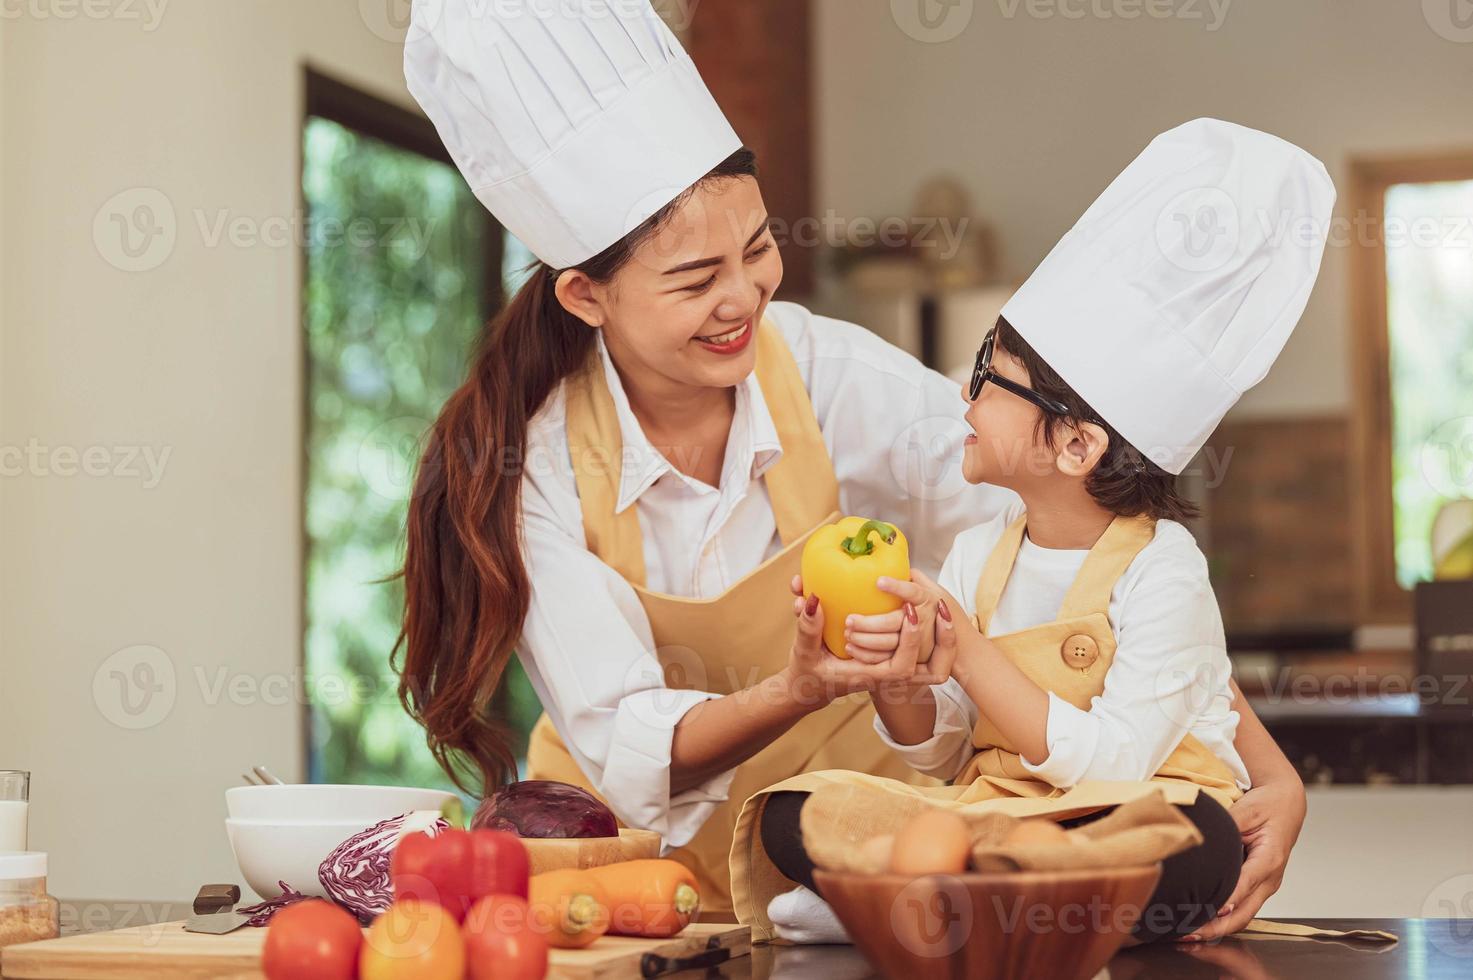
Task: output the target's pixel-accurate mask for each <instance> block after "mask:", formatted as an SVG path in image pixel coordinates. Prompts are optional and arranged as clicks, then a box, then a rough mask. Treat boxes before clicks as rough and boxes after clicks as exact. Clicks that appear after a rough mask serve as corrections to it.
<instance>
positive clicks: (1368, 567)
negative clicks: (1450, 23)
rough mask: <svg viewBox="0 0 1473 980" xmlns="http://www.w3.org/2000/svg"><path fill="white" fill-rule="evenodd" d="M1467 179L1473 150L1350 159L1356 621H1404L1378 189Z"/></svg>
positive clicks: (1406, 601) (1406, 596)
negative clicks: (1398, 576) (1398, 570)
mask: <svg viewBox="0 0 1473 980" xmlns="http://www.w3.org/2000/svg"><path fill="white" fill-rule="evenodd" d="M1453 180H1473V150H1467V151H1460V152H1448V153H1441V154H1430V155H1420V156H1398V157H1365V158H1359V159H1352V160H1351V161H1350V193H1349V204H1350V215H1351V228H1350V232H1351V235H1352V236H1353V238H1352V241H1351V246H1352V247H1351V255H1350V258H1351V263H1350V309H1351V317H1352V327H1353V329H1352V331H1351V365H1352V375H1353V378H1352V385H1351V397H1352V404H1351V410H1350V420H1351V438H1352V448H1351V459H1352V467H1353V479H1352V480H1351V514H1352V515H1353V517H1354V519H1355V521H1356V526H1357V528H1358V529H1359V531H1360V533H1359V534H1356V535H1353V536H1352V538H1353V540H1354V541H1355V542H1356V545H1355V552H1356V553H1355V562H1356V567H1357V569H1358V570H1359V574H1358V575H1357V576H1356V579H1357V599H1358V602H1359V606H1360V615H1359V617H1358V618H1359V620H1360V621H1361V622H1362V623H1405V622H1409V621H1410V620H1411V616H1412V602H1411V593H1410V592H1409V591H1407V590H1406V589H1403V588H1402V587H1401V586H1400V585H1399V584H1398V583H1397V581H1396V537H1395V515H1394V509H1393V501H1392V486H1391V435H1392V433H1391V375H1390V371H1389V363H1390V336H1389V324H1388V321H1387V310H1386V238H1385V235H1384V233H1383V232H1384V229H1385V218H1386V191H1387V189H1388V188H1390V187H1391V186H1392V185H1393V184H1420V183H1433V182H1437V181H1453Z"/></svg>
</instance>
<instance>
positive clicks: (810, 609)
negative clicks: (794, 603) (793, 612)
mask: <svg viewBox="0 0 1473 980" xmlns="http://www.w3.org/2000/svg"><path fill="white" fill-rule="evenodd" d="M816 612H818V593H814V594H813V595H811V596H809V597H808V601H807V602H806V603H804V605H803V615H805V616H812V615H813V614H814V613H816Z"/></svg>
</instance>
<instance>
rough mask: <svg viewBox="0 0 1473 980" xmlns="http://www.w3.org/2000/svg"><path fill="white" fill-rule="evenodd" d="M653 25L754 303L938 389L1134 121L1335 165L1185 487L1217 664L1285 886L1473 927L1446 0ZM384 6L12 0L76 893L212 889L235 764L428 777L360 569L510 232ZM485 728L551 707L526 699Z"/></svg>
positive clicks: (383, 531) (3, 314)
mask: <svg viewBox="0 0 1473 980" xmlns="http://www.w3.org/2000/svg"><path fill="white" fill-rule="evenodd" d="M660 6H662V10H663V12H665V13H666V14H667V16H668V18H669V20H670V22H671V23H672V26H674V27H675V28H676V30H677V33H678V34H679V35H680V36H681V38H682V40H683V41H684V42H685V43H686V44H687V46H688V48H689V50H690V51H691V53H692V55H693V57H694V58H695V60H696V62H697V63H698V65H699V66H700V68H701V69H702V71H703V73H704V74H705V76H706V78H707V80H708V83H709V84H710V86H711V87H712V89H713V90H714V91H715V93H716V96H717V98H718V100H719V101H720V102H721V104H722V105H723V106H724V107H725V108H726V110H727V112H728V114H729V115H730V117H731V118H732V121H733V123H734V125H735V126H736V128H737V130H738V131H739V132H740V133H741V134H742V135H743V137H744V138H745V139H746V140H747V142H748V143H749V145H751V146H752V147H753V148H754V149H756V150H757V151H758V153H759V156H760V158H761V162H762V165H763V175H762V186H763V190H764V193H765V195H766V198H767V201H768V203H769V205H770V207H771V209H772V212H773V214H774V216H775V217H777V218H778V219H779V230H780V231H783V230H786V232H787V234H786V235H785V236H784V235H781V234H780V236H779V237H780V238H784V239H785V241H786V244H785V248H784V254H785V258H786V261H787V279H786V282H785V285H784V287H783V292H782V294H781V296H780V298H784V299H791V300H797V301H800V302H806V303H809V304H811V305H812V306H813V307H814V308H816V309H817V310H819V311H821V312H825V313H830V314H833V315H837V316H842V317H845V318H848V319H852V320H855V321H857V322H859V323H861V324H864V325H865V326H868V327H869V328H871V329H873V330H875V331H877V332H879V333H881V334H882V335H884V336H886V337H887V338H889V339H890V340H892V341H893V342H895V343H897V344H899V345H900V346H902V347H905V348H907V349H909V350H911V351H912V352H914V353H915V354H916V355H917V356H920V357H923V358H924V359H926V360H927V361H928V362H929V363H931V364H932V365H933V366H935V367H937V368H938V369H940V370H943V371H946V372H953V371H956V370H959V369H961V370H964V369H966V368H967V367H969V366H970V362H971V359H972V356H973V353H974V351H975V350H976V347H977V344H978V342H979V341H980V339H981V335H982V333H983V332H984V331H985V329H986V327H987V326H988V325H989V324H990V322H991V320H992V319H993V318H994V317H995V315H996V312H997V310H998V308H999V307H1000V306H1001V305H1002V303H1003V302H1004V301H1005V299H1006V298H1007V296H1008V294H1009V291H1010V290H1011V289H1012V288H1013V287H1014V286H1015V285H1016V284H1017V283H1018V282H1020V281H1021V280H1022V279H1023V278H1024V277H1026V275H1027V274H1028V272H1029V271H1030V270H1031V269H1032V267H1033V266H1034V265H1035V264H1036V263H1037V262H1038V261H1039V260H1040V259H1041V258H1042V257H1043V256H1044V254H1045V253H1046V252H1047V250H1048V249H1049V247H1050V246H1051V245H1052V244H1053V242H1054V241H1055V240H1056V239H1057V238H1058V237H1059V235H1061V234H1062V233H1063V232H1064V231H1065V230H1066V229H1067V228H1068V227H1069V226H1070V224H1071V223H1072V222H1073V220H1074V219H1075V218H1076V217H1077V216H1078V215H1079V213H1080V212H1081V211H1082V210H1083V209H1084V208H1085V207H1086V206H1087V205H1088V204H1089V202H1090V201H1091V200H1093V199H1094V197H1095V196H1096V195H1097V193H1098V192H1099V191H1100V190H1101V189H1102V188H1103V187H1104V185H1105V184H1106V183H1107V182H1108V181H1109V180H1110V179H1111V178H1112V177H1113V176H1114V175H1115V174H1116V173H1117V172H1118V171H1119V170H1120V169H1121V168H1122V167H1123V166H1124V165H1125V164H1126V163H1127V162H1128V161H1129V160H1130V158H1131V157H1132V156H1133V155H1134V154H1135V153H1136V152H1138V151H1139V149H1140V148H1141V147H1142V146H1144V145H1145V143H1146V142H1147V141H1148V140H1149V139H1150V138H1151V136H1153V135H1154V134H1156V133H1157V132H1160V131H1162V130H1165V129H1167V128H1169V127H1171V126H1174V125H1176V124H1178V123H1181V122H1183V121H1185V120H1187V119H1190V118H1193V117H1196V116H1202V115H1211V116H1217V117H1221V118H1225V119H1230V120H1233V121H1236V122H1240V123H1244V124H1247V125H1250V126H1254V127H1258V128H1262V129H1266V130H1268V131H1271V132H1274V133H1277V134H1279V135H1282V136H1284V137H1286V138H1288V139H1290V140H1292V141H1294V142H1296V143H1298V144H1300V145H1302V146H1304V147H1305V148H1306V149H1308V150H1309V151H1311V152H1312V153H1314V154H1315V155H1317V156H1318V157H1319V158H1320V159H1321V160H1323V161H1324V162H1325V164H1326V166H1327V167H1328V168H1329V171H1330V174H1331V176H1332V177H1333V178H1334V180H1335V182H1336V184H1337V186H1338V188H1339V192H1340V197H1339V203H1338V204H1337V207H1336V215H1337V220H1336V226H1335V228H1334V229H1332V232H1331V244H1330V247H1329V249H1328V252H1327V254H1326V256H1325V260H1324V267H1323V272H1322V274H1321V276H1320V281H1319V285H1318V287H1317V288H1316V290H1315V292H1314V295H1313V297H1312V299H1311V301H1310V304H1309V308H1308V311H1307V312H1306V314H1305V317H1304V319H1303V321H1302V323H1301V325H1300V326H1299V328H1298V331H1297V332H1296V334H1295V335H1294V338H1293V339H1292V340H1291V341H1290V343H1289V345H1288V347H1287V349H1286V351H1285V352H1284V355H1283V357H1282V358H1281V359H1280V360H1279V362H1278V364H1277V366H1276V367H1275V368H1274V370H1273V373H1272V374H1271V375H1270V376H1269V378H1268V380H1267V381H1265V382H1264V383H1263V384H1262V385H1261V386H1260V387H1259V388H1257V389H1256V390H1254V391H1253V392H1251V393H1250V394H1249V395H1248V396H1247V397H1246V398H1245V399H1244V400H1243V402H1242V404H1241V405H1240V406H1239V407H1238V408H1237V409H1236V410H1235V411H1234V412H1233V414H1232V415H1230V416H1229V419H1228V421H1227V422H1226V423H1225V424H1224V425H1223V427H1222V429H1221V430H1220V431H1219V432H1218V434H1217V436H1216V437H1215V438H1214V439H1213V441H1212V444H1211V446H1210V447H1209V448H1208V449H1207V450H1206V451H1204V453H1203V455H1202V457H1201V458H1200V459H1199V461H1198V464H1197V465H1195V466H1194V467H1193V469H1192V471H1191V474H1192V475H1191V477H1190V479H1191V481H1192V482H1191V485H1192V487H1193V492H1194V494H1195V495H1196V496H1197V497H1198V498H1199V499H1200V500H1201V501H1202V503H1203V506H1204V517H1203V519H1202V520H1201V521H1200V523H1199V525H1198V526H1197V527H1196V528H1195V530H1196V531H1197V533H1198V534H1199V535H1200V537H1201V539H1202V541H1203V543H1204V546H1205V547H1206V549H1207V551H1208V554H1209V556H1210V559H1211V562H1212V568H1213V573H1214V576H1215V581H1216V588H1217V591H1218V596H1219V599H1220V600H1221V603H1222V607H1223V612H1224V616H1225V621H1226V624H1227V629H1228V635H1229V643H1230V646H1231V648H1232V653H1233V656H1234V663H1235V669H1236V671H1237V673H1238V677H1239V682H1240V684H1241V685H1242V686H1243V688H1244V689H1245V691H1247V692H1248V693H1249V694H1250V695H1251V696H1252V697H1253V699H1254V701H1255V703H1256V704H1257V706H1258V710H1259V712H1260V714H1261V715H1262V716H1263V717H1264V719H1265V720H1266V721H1267V722H1268V724H1269V725H1270V727H1271V729H1272V730H1273V732H1274V734H1275V735H1276V737H1277V738H1278V739H1279V740H1280V742H1281V744H1282V745H1283V746H1284V748H1285V750H1286V751H1288V752H1289V753H1290V755H1291V757H1292V758H1293V759H1294V761H1295V763H1296V765H1297V766H1298V767H1299V769H1300V771H1301V773H1302V774H1303V776H1304V779H1305V781H1306V783H1308V784H1309V785H1310V786H1311V798H1310V816H1309V822H1308V824H1307V827H1306V831H1305V834H1304V836H1303V838H1302V839H1301V841H1300V844H1299V847H1298V849H1297V850H1296V851H1295V856H1294V860H1293V862H1292V863H1291V865H1290V868H1289V873H1288V877H1287V879H1286V881H1285V883H1284V887H1283V890H1282V891H1281V892H1280V893H1279V895H1278V896H1277V897H1275V899H1274V900H1273V901H1272V902H1271V903H1270V905H1269V906H1268V908H1267V910H1266V911H1267V912H1268V913H1270V914H1273V913H1277V914H1280V915H1296V916H1414V915H1450V914H1462V915H1469V914H1473V910H1470V909H1468V908H1459V907H1457V906H1456V905H1454V904H1450V903H1449V902H1448V901H1447V896H1448V895H1450V894H1454V893H1455V894H1456V895H1458V896H1462V895H1464V894H1465V893H1466V891H1467V889H1462V890H1458V889H1456V888H1454V889H1453V890H1452V891H1449V887H1448V883H1449V882H1451V881H1453V880H1454V879H1456V878H1458V876H1467V875H1469V874H1470V873H1473V834H1470V832H1469V827H1473V686H1470V685H1467V684H1466V682H1467V680H1468V677H1469V675H1470V673H1473V670H1470V666H1473V583H1470V582H1469V581H1468V579H1469V577H1470V576H1473V502H1470V501H1469V500H1468V499H1467V498H1469V497H1470V496H1473V112H1470V110H1469V92H1470V91H1473V20H1470V19H1468V18H1467V17H1466V16H1465V15H1466V13H1467V11H1466V9H1465V8H1466V4H1462V5H1460V3H1459V0H1427V2H1425V3H1410V2H1404V3H1386V2H1384V0H1296V2H1294V3H1272V2H1265V0H1236V2H1232V0H1161V2H1160V3H1155V4H1152V3H1145V4H1142V3H1137V2H1133V0H1100V2H1097V3H1091V4H1085V3H1080V2H1072V0H1017V2H1011V3H1010V2H998V3H980V2H978V3H974V2H972V0H950V2H937V0H669V2H665V3H663V4H661V5H660ZM407 13H408V4H407V3H406V2H405V0H312V2H305V3H304V2H291V0H249V2H238V3H228V4H226V3H183V2H170V0H97V2H95V3H90V4H82V3H76V2H72V0H27V3H25V4H14V5H7V6H6V7H5V8H4V9H3V11H0V464H3V471H0V767H17V768H24V769H29V770H31V771H32V772H33V782H32V805H31V846H32V847H34V848H37V849H42V850H47V851H49V852H51V855H52V856H51V867H52V891H53V892H55V893H56V894H59V895H62V896H73V897H80V896H95V897H123V896H128V897H151V898H156V899H164V898H170V899H178V898H180V897H185V896H188V895H190V894H192V893H193V891H194V889H195V887H196V886H197V885H198V884H199V883H200V882H201V881H206V880H232V879H233V878H235V873H234V868H233V864H232V862H231V860H230V853H229V850H228V848H227V846H226V842H225V837H224V833H223V829H222V825H221V818H222V816H223V806H222V797H221V791H222V790H223V789H224V788H226V787H227V786H229V785H232V784H234V783H236V782H238V775H237V774H238V773H240V772H241V771H243V770H244V769H246V768H248V767H249V766H250V765H252V764H259V763H264V764H267V765H269V766H271V767H273V768H274V769H276V770H277V771H278V773H279V774H280V775H282V776H284V777H287V778H288V779H294V780H297V779H310V780H316V781H324V782H384V783H403V784H410V785H441V784H443V783H444V777H443V775H442V774H441V773H439V771H438V770H437V769H436V768H435V767H434V765H433V763H432V761H431V760H430V758H429V755H428V753H427V752H426V750H425V748H424V744H423V739H422V735H421V733H420V732H419V730H418V729H417V728H416V727H415V726H414V725H413V724H412V723H411V722H409V721H408V719H407V718H406V717H405V716H404V715H403V712H402V711H401V709H400V708H399V705H398V701H397V694H396V689H395V684H396V681H395V678H394V676H393V674H392V671H391V670H390V669H389V666H388V656H389V651H390V649H391V647H392V645H393V642H394V638H395V635H396V633H397V622H398V614H399V608H400V602H401V597H402V593H401V591H400V589H399V587H398V585H397V584H396V583H394V582H392V581H388V582H384V581H382V580H384V579H385V578H386V577H389V576H392V574H393V573H394V571H395V570H396V567H397V563H398V560H399V554H400V546H401V536H402V520H403V513H404V507H405V501H406V498H407V496H408V494H409V491H410V486H411V479H412V468H413V461H414V449H415V446H416V444H417V440H418V439H419V437H420V435H421V434H422V432H423V431H424V429H425V427H426V426H427V425H428V423H429V421H430V420H431V419H433V417H434V415H435V414H436V412H437V409H438V406H439V404H440V402H441V401H442V400H443V399H444V397H445V396H446V395H447V394H448V393H449V391H450V390H452V389H453V388H454V387H455V386H456V384H457V383H458V382H459V380H460V378H461V375H462V373H463V369H464V359H465V355H466V352H467V349H468V345H470V344H471V343H472V341H473V339H474V337H475V335H476V333H477V331H478V330H479V328H480V325H481V324H482V322H483V321H484V320H485V318H486V317H487V316H489V315H490V314H491V313H492V312H493V311H494V310H495V309H496V307H497V305H498V304H499V303H500V302H501V301H502V298H503V297H504V296H506V295H507V293H508V291H510V290H512V289H514V288H515V286H516V284H517V282H518V275H519V271H520V269H521V268H522V267H523V266H524V265H525V263H526V262H527V260H528V258H529V256H528V255H527V253H526V252H525V251H524V250H523V249H522V248H521V247H520V245H519V244H518V243H517V242H516V241H514V240H510V239H508V238H507V237H506V236H505V235H504V233H503V232H502V231H501V230H500V229H499V228H498V227H497V226H496V225H495V224H494V222H493V221H492V220H491V219H490V217H489V216H488V215H487V214H486V213H485V212H484V211H483V210H482V209H481V208H480V207H479V205H478V204H477V203H476V202H475V200H474V198H473V197H472V196H471V194H470V192H469V191H468V189H467V188H466V187H465V185H464V184H463V182H462V181H461V179H460V177H459V176H458V174H457V173H456V171H455V169H454V168H453V166H451V165H450V163H449V162H448V158H447V156H446V154H445V152H444V150H443V149H442V147H441V146H440V144H439V141H438V139H437V138H436V136H435V133H434V131H433V129H432V128H431V127H430V126H429V124H428V123H427V122H426V121H425V120H424V119H423V118H422V117H421V116H419V115H418V114H417V112H416V111H415V110H414V107H413V104H412V102H411V100H410V99H409V97H408V95H407V93H406V92H405V90H404V87H403V82H402V73H401V68H400V58H401V46H402V40H403V36H404V31H405V25H406V23H407ZM1292 231H1293V230H1292V229H1287V230H1286V232H1285V233H1292ZM958 405H959V406H960V403H958ZM932 477H934V479H936V480H938V481H939V480H942V479H944V478H945V474H934V475H930V476H926V477H925V478H932ZM1434 579H1437V581H1433V580H1434ZM496 708H497V710H498V711H499V712H500V713H502V714H503V715H504V716H505V717H507V718H508V719H509V720H510V721H511V722H512V723H513V724H516V725H518V726H521V727H525V726H528V725H529V724H530V722H531V720H532V719H533V718H534V717H535V713H536V711H537V707H536V704H535V702H534V701H533V700H532V699H531V696H530V694H529V693H528V692H527V690H526V688H525V685H524V684H522V685H512V686H511V687H510V688H509V689H508V690H507V691H506V692H505V693H504V694H503V696H502V697H501V699H500V701H499V702H498V704H497V706H496Z"/></svg>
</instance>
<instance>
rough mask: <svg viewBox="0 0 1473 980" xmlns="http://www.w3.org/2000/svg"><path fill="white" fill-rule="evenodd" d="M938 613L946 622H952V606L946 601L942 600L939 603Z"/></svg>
mask: <svg viewBox="0 0 1473 980" xmlns="http://www.w3.org/2000/svg"><path fill="white" fill-rule="evenodd" d="M936 614H937V615H938V616H940V617H941V618H942V619H944V620H945V621H946V622H948V623H949V622H951V607H950V606H948V605H947V604H946V603H944V602H942V603H939V604H938V608H937V609H936Z"/></svg>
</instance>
